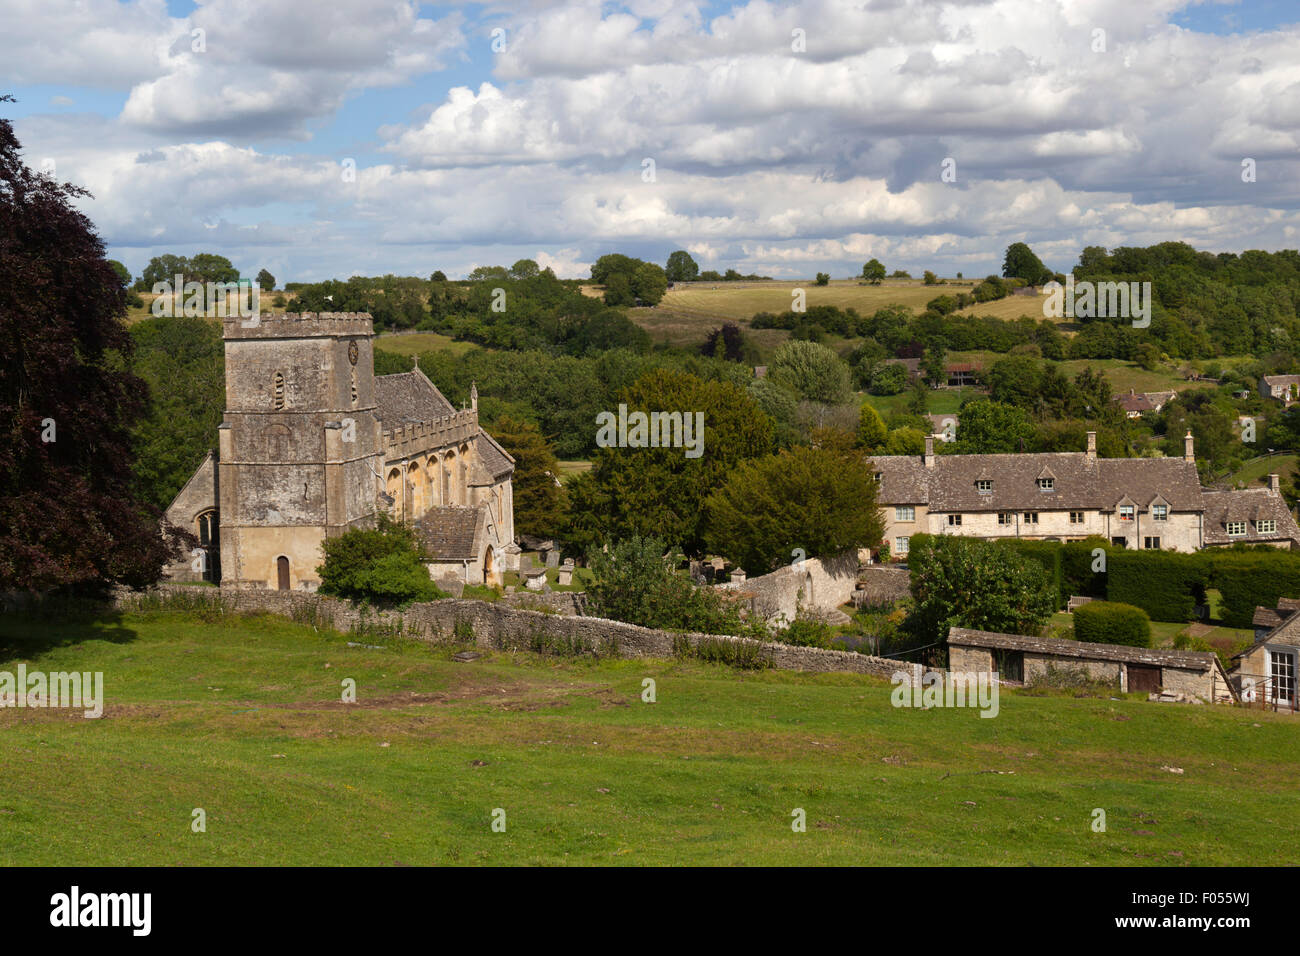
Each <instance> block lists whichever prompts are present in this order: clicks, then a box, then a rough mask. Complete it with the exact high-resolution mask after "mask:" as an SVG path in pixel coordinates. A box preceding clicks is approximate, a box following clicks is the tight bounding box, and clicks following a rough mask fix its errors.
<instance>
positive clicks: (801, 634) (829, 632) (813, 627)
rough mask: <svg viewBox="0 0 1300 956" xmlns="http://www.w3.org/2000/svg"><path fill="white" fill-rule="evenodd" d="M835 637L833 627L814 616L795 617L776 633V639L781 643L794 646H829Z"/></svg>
mask: <svg viewBox="0 0 1300 956" xmlns="http://www.w3.org/2000/svg"><path fill="white" fill-rule="evenodd" d="M834 639H835V628H833V627H831V625H829V624H827V623H826V622H825V621H818V620H816V619H814V618H808V617H797V618H795V619H794V620H793V621H791V622H790V626H789V627H787V628H786V629H785V630H784V631H779V632H778V633H777V634H776V640H778V641H780V642H781V643H782V644H793V645H794V646H796V647H830V646H831V642H832V641H833V640H834Z"/></svg>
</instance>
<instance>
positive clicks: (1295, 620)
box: [1248, 614, 1300, 650]
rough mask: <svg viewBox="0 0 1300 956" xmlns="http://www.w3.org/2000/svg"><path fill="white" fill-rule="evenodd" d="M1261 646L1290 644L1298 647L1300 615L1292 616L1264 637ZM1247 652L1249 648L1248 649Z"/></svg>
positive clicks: (1299, 643)
mask: <svg viewBox="0 0 1300 956" xmlns="http://www.w3.org/2000/svg"><path fill="white" fill-rule="evenodd" d="M1260 643H1263V644H1292V645H1296V646H1300V614H1292V615H1291V616H1289V617H1288V618H1287V619H1286V620H1284V621H1283V622H1282V623H1281V624H1279V625H1278V626H1277V627H1275V628H1273V630H1271V631H1269V632H1268V633H1267V634H1265V635H1264V638H1263V640H1262V641H1261V642H1260ZM1248 650H1249V648H1248Z"/></svg>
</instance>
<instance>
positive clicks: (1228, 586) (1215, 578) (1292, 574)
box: [1209, 549, 1300, 627]
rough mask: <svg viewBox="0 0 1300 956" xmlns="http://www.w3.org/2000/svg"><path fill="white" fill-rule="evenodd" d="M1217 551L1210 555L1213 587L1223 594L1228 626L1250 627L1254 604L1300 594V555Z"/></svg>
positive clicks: (1272, 604)
mask: <svg viewBox="0 0 1300 956" xmlns="http://www.w3.org/2000/svg"><path fill="white" fill-rule="evenodd" d="M1270 552H1271V553H1266V552H1260V551H1216V552H1211V553H1210V555H1209V558H1210V562H1211V567H1212V572H1211V577H1210V580H1211V582H1212V585H1211V586H1212V587H1216V588H1218V589H1219V593H1220V595H1222V597H1223V607H1222V609H1221V611H1220V616H1221V617H1222V618H1223V623H1224V624H1225V625H1227V626H1228V627H1250V626H1251V624H1252V621H1253V619H1254V616H1255V606H1256V605H1261V606H1263V607H1270V608H1272V607H1277V599H1278V598H1282V597H1300V554H1292V553H1289V552H1285V551H1274V550H1272V549H1270Z"/></svg>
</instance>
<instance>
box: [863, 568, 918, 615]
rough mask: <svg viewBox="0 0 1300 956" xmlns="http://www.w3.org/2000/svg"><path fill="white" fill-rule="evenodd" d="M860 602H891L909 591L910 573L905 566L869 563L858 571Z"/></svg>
mask: <svg viewBox="0 0 1300 956" xmlns="http://www.w3.org/2000/svg"><path fill="white" fill-rule="evenodd" d="M858 581H859V588H858V593H859V594H861V595H862V604H864V605H878V604H893V603H894V602H895V601H901V600H902V599H903V598H905V597H907V596H908V595H909V594H910V593H911V585H912V574H911V572H910V571H908V570H907V569H906V568H891V567H889V566H888V565H885V564H871V565H868V566H867V567H865V568H863V569H862V570H861V571H860V572H858Z"/></svg>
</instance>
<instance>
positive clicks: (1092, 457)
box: [1088, 432, 1097, 465]
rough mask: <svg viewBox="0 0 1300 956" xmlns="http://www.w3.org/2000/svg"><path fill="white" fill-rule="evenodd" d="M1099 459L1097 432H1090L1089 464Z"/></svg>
mask: <svg viewBox="0 0 1300 956" xmlns="http://www.w3.org/2000/svg"><path fill="white" fill-rule="evenodd" d="M1096 460H1097V433H1096V432H1088V464H1090V465H1091V464H1092V463H1093V462H1095V461H1096Z"/></svg>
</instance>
